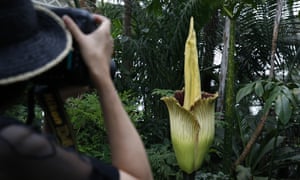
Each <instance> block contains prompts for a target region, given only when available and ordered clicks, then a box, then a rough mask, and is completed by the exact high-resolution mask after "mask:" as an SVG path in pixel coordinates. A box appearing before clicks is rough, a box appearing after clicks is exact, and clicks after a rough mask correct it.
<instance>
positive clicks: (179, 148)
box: [161, 17, 218, 174]
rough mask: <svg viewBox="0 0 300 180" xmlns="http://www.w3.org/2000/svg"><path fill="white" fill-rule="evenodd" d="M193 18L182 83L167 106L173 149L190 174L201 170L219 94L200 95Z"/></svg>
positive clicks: (167, 98)
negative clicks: (179, 89)
mask: <svg viewBox="0 0 300 180" xmlns="http://www.w3.org/2000/svg"><path fill="white" fill-rule="evenodd" d="M196 42H197V41H196V33H195V30H194V20H193V17H192V18H191V20H190V30H189V35H188V38H187V40H186V44H185V58H184V61H185V62H184V83H185V87H184V89H183V90H182V91H176V92H175V95H174V97H162V98H161V99H162V100H163V101H164V102H165V104H166V105H167V108H168V111H169V118H170V131H171V141H172V144H173V149H174V151H175V155H176V159H177V162H178V165H179V167H180V168H181V169H182V170H183V171H184V172H186V173H188V174H190V173H192V172H194V171H196V170H197V169H199V168H200V166H201V164H202V162H203V160H204V158H205V156H206V154H207V153H208V149H209V147H210V145H211V144H212V142H213V139H214V134H215V120H214V114H215V100H216V98H217V96H218V94H217V93H216V94H210V93H206V92H201V82H200V81H201V80H200V71H199V66H198V55H197V46H196Z"/></svg>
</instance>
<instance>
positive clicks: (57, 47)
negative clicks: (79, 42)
mask: <svg viewBox="0 0 300 180" xmlns="http://www.w3.org/2000/svg"><path fill="white" fill-rule="evenodd" d="M0 25H1V28H0V85H6V84H12V83H16V82H20V81H25V80H28V79H30V78H32V77H35V76H37V75H39V74H41V73H43V72H45V71H47V70H49V69H51V68H52V67H54V66H55V65H57V64H58V63H60V62H61V61H62V60H63V59H64V58H65V57H66V55H67V54H68V53H69V51H70V49H71V47H72V37H71V34H70V33H69V31H68V30H67V29H66V27H65V25H64V22H63V21H62V19H61V18H60V17H58V16H57V15H56V14H54V13H53V12H52V11H50V10H49V9H47V8H44V7H40V6H34V5H33V4H32V2H31V1H30V0H2V1H1V2H0Z"/></svg>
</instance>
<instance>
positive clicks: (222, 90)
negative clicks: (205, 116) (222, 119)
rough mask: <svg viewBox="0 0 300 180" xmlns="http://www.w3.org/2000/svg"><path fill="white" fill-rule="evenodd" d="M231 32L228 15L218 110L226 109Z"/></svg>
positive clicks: (224, 36)
mask: <svg viewBox="0 0 300 180" xmlns="http://www.w3.org/2000/svg"><path fill="white" fill-rule="evenodd" d="M229 33H230V19H229V18H228V17H227V18H226V20H225V29H224V35H223V42H224V48H223V52H222V61H221V70H220V71H221V72H220V78H219V97H218V99H217V105H216V112H223V111H224V99H225V83H226V77H227V68H228V51H229Z"/></svg>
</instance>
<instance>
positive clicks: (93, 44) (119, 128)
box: [63, 15, 153, 180]
mask: <svg viewBox="0 0 300 180" xmlns="http://www.w3.org/2000/svg"><path fill="white" fill-rule="evenodd" d="M63 19H64V22H65V24H66V26H67V27H68V29H69V30H70V32H71V33H72V35H73V36H74V38H75V40H76V41H77V42H78V44H79V46H80V49H81V53H82V55H83V58H84V60H85V63H86V65H87V66H88V68H89V71H90V76H91V78H92V80H93V83H94V86H95V88H96V89H97V91H98V93H99V97H100V104H101V107H102V110H103V114H104V120H105V125H106V128H107V131H108V137H109V143H110V147H111V151H112V163H113V165H114V166H116V167H117V168H118V169H119V171H120V177H121V179H141V180H148V179H149V180H151V179H153V177H152V172H151V168H150V165H149V162H148V158H147V154H146V151H145V148H144V145H143V142H142V140H141V138H140V136H139V134H138V132H137V130H136V129H135V127H134V125H133V124H132V122H131V121H130V119H129V117H128V114H127V113H126V111H125V110H124V108H123V105H122V102H121V100H120V98H119V96H118V93H117V91H116V89H115V86H114V84H113V81H112V80H111V77H110V66H109V64H110V61H111V55H112V51H113V39H112V37H111V33H110V26H111V24H110V20H109V19H107V18H106V17H103V16H100V15H94V19H95V20H96V22H97V23H98V24H99V27H98V28H97V29H96V30H95V31H94V32H93V33H91V34H88V35H86V34H83V33H82V32H81V31H80V29H79V28H78V27H77V25H76V24H75V23H74V21H72V19H71V18H69V17H67V16H64V17H63Z"/></svg>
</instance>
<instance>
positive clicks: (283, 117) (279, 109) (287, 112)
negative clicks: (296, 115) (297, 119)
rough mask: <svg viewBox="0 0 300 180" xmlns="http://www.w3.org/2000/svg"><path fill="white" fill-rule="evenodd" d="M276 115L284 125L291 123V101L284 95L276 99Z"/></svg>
mask: <svg viewBox="0 0 300 180" xmlns="http://www.w3.org/2000/svg"><path fill="white" fill-rule="evenodd" d="M275 113H276V114H277V115H278V117H279V120H280V122H281V123H282V124H284V125H285V124H287V123H288V122H289V120H290V117H291V115H292V109H291V105H290V102H289V99H288V98H287V97H286V96H284V94H280V95H279V96H278V97H277V99H276V103H275Z"/></svg>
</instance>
